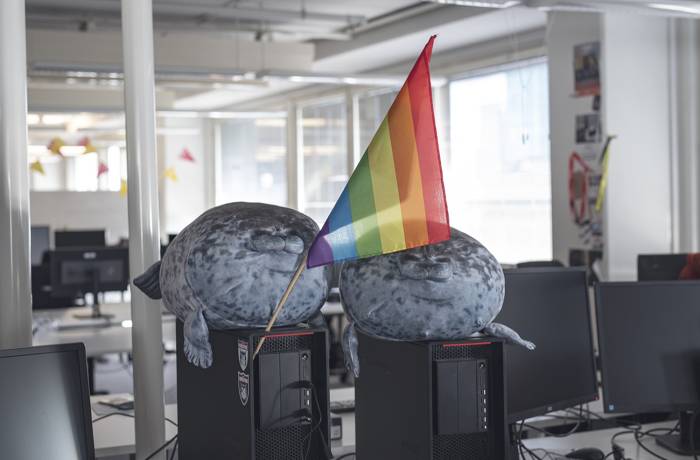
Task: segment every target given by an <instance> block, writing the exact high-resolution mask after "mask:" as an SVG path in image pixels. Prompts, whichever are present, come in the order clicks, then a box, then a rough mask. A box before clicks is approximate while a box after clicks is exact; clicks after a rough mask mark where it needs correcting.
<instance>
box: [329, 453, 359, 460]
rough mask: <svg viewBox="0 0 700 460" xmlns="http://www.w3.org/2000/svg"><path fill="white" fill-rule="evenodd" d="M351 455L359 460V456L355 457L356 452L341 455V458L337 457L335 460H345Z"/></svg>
mask: <svg viewBox="0 0 700 460" xmlns="http://www.w3.org/2000/svg"><path fill="white" fill-rule="evenodd" d="M351 455H352V456H353V457H355V458H357V455H355V452H349V453H347V454H343V455H341V456H340V457H335V458H334V459H333V460H343V459H344V458H349V457H350V456H351Z"/></svg>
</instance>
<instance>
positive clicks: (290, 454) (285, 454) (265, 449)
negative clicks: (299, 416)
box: [255, 424, 312, 460]
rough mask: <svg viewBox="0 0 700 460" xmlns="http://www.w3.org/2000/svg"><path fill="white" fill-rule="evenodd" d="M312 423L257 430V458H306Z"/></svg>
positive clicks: (285, 459)
mask: <svg viewBox="0 0 700 460" xmlns="http://www.w3.org/2000/svg"><path fill="white" fill-rule="evenodd" d="M310 430H311V425H308V424H306V425H290V426H288V427H284V428H278V429H275V430H256V433H255V453H256V455H255V458H256V460H300V459H304V458H306V457H305V456H304V455H305V453H306V447H307V446H308V443H309V438H310V437H312V436H309V431H310Z"/></svg>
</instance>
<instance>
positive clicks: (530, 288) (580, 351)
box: [496, 268, 598, 423]
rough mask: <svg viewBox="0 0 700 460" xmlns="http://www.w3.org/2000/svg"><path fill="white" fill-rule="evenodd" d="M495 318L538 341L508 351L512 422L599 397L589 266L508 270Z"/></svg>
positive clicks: (506, 357) (509, 407)
mask: <svg viewBox="0 0 700 460" xmlns="http://www.w3.org/2000/svg"><path fill="white" fill-rule="evenodd" d="M505 277H506V293H505V301H504V303H503V308H502V310H501V313H500V314H499V315H498V317H497V318H496V321H497V322H499V323H503V324H505V325H507V326H508V327H510V328H512V329H514V330H515V331H517V332H518V333H519V334H520V335H521V336H522V337H523V338H525V339H527V340H531V341H532V342H534V343H535V344H536V345H537V348H536V349H535V350H534V351H529V350H525V349H523V348H520V347H516V346H508V347H506V349H505V361H506V383H507V387H506V389H507V398H508V418H509V421H510V422H511V423H513V422H516V421H518V420H524V419H526V418H529V417H533V416H537V415H542V414H545V413H547V412H551V411H554V410H561V409H565V408H567V407H572V406H575V405H577V404H583V403H586V402H589V401H593V400H595V399H597V397H598V388H597V381H596V372H595V360H594V352H593V340H592V334H591V319H590V318H591V317H590V310H589V304H588V287H587V284H586V271H585V269H584V268H526V269H514V270H506V271H505Z"/></svg>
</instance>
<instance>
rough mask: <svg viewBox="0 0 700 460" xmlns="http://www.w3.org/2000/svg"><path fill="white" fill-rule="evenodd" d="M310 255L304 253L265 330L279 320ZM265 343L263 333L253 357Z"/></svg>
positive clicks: (269, 328)
mask: <svg viewBox="0 0 700 460" xmlns="http://www.w3.org/2000/svg"><path fill="white" fill-rule="evenodd" d="M308 257H309V253H308V252H307V253H306V254H304V258H303V259H302V260H301V263H300V264H299V266H298V267H297V271H295V272H294V276H292V279H291V281H290V282H289V285H288V286H287V289H285V291H284V294H282V298H281V299H280V301H279V302H278V303H277V306H276V307H275V309H274V310H273V311H272V317H271V318H270V321H268V322H267V326H266V327H265V332H270V330H271V329H272V326H274V325H275V321H277V317H278V316H279V314H280V312H281V311H282V308H284V304H285V303H287V299H288V298H289V295H290V294H291V293H292V291H293V290H294V286H296V284H297V281H299V278H301V274H302V273H303V272H304V269H305V268H306V260H307V258H308ZM264 343H265V336H264V335H263V336H262V337H260V341H259V342H258V346H257V347H255V352H254V353H253V359H255V357H256V356H258V353H259V352H260V349H261V348H262V346H263V344H264Z"/></svg>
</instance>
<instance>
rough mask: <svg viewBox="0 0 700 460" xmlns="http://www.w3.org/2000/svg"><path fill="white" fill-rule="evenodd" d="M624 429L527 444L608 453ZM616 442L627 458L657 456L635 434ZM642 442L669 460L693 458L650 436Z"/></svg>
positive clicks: (640, 459) (667, 424) (562, 450)
mask: <svg viewBox="0 0 700 460" xmlns="http://www.w3.org/2000/svg"><path fill="white" fill-rule="evenodd" d="M675 425H676V422H675V421H669V422H660V423H651V424H648V425H644V430H645V431H646V430H649V429H652V428H671V427H673V426H675ZM623 430H624V428H612V429H609V430H598V431H587V432H584V433H577V434H572V435H571V436H567V437H564V438H554V437H545V438H535V439H526V440H525V445H526V446H527V447H528V448H529V449H546V450H548V451H553V452H556V453H559V454H566V453H568V452H571V451H572V450H574V449H581V448H584V447H595V448H598V449H600V450H602V451H603V452H605V453H606V454H608V453H609V452H610V451H612V447H611V444H610V439H611V438H612V436H613V435H614V434H615V433H617V432H619V431H623ZM615 442H616V443H617V444H618V445H619V446H620V447H622V448H623V449H625V457H627V458H633V459H635V460H652V459H656V458H657V457H654V456H653V455H651V454H649V453H648V452H646V451H644V450H643V449H641V448H640V447H639V446H638V445H637V443H636V441H635V440H634V436H633V435H631V434H627V435H623V436H620V437H618V438H617V439H616V440H615ZM642 442H643V443H644V445H645V446H646V447H648V448H649V449H651V450H652V451H653V452H655V453H657V454H659V455H660V456H661V457H663V458H665V459H668V460H687V459H688V458H692V457H683V456H680V455H676V454H674V453H672V452H671V451H668V450H666V449H663V448H662V447H660V446H658V445H657V444H656V441H654V439H653V438H652V437H650V436H647V437H644V438H643V440H642ZM610 458H612V457H610Z"/></svg>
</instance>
